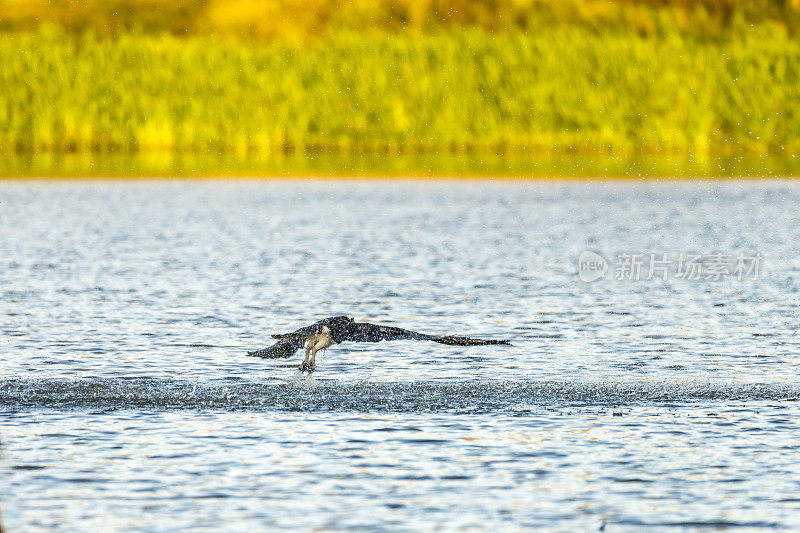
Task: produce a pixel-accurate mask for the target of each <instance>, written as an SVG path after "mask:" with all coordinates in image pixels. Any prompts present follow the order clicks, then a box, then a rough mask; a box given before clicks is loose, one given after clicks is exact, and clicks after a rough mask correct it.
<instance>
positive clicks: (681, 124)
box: [0, 28, 800, 155]
mask: <svg viewBox="0 0 800 533" xmlns="http://www.w3.org/2000/svg"><path fill="white" fill-rule="evenodd" d="M797 102H800V42H798V41H797V40H795V39H792V38H789V37H787V36H786V35H784V34H781V33H775V32H772V31H768V30H766V29H759V28H754V29H753V30H752V31H749V32H746V33H745V34H743V35H740V36H738V37H737V38H736V39H723V40H714V41H698V40H694V39H690V38H686V37H680V36H679V35H677V34H676V35H672V36H669V35H667V36H663V37H660V38H645V37H641V36H639V35H638V34H636V33H630V32H628V33H626V32H615V33H597V32H594V31H589V30H582V29H578V28H564V29H555V30H553V31H551V32H548V33H547V34H546V35H541V36H537V35H529V34H525V33H524V32H522V31H511V32H509V31H505V32H500V33H497V34H490V33H487V32H485V31H483V30H465V29H459V30H453V31H451V32H449V33H447V34H434V35H423V34H419V33H401V34H397V35H392V36H388V35H387V36H372V37H365V36H363V35H357V34H351V33H339V34H336V35H334V36H331V37H329V38H326V39H323V40H318V41H315V42H313V43H311V44H308V45H291V44H285V43H281V42H278V41H274V42H257V41H242V40H214V39H212V38H208V37H189V38H182V39H179V38H176V37H172V36H168V35H162V36H148V35H136V34H124V35H121V36H119V37H117V38H115V39H102V40H95V39H94V38H91V37H80V38H78V39H75V38H73V37H71V36H68V35H65V34H63V33H61V32H59V31H56V30H46V31H43V32H39V33H36V34H15V33H11V34H3V35H0V152H6V153H11V152H16V153H23V152H37V151H48V152H106V151H118V152H153V153H158V152H206V151H219V152H226V153H242V154H244V153H263V154H285V153H292V152H294V153H299V152H307V153H347V154H361V153H368V154H373V153H377V154H380V153H405V154H418V153H446V154H456V155H457V154H462V153H473V154H476V153H477V154H480V153H492V154H497V153H507V154H515V153H523V152H527V151H529V150H538V151H579V152H592V151H602V152H613V153H632V152H651V153H658V152H670V153H689V152H691V153H695V154H700V155H702V154H709V153H711V154H715V153H725V154H736V153H755V154H759V153H773V154H792V153H795V152H800V108H798V105H797Z"/></svg>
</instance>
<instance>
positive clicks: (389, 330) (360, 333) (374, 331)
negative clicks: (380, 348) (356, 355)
mask: <svg viewBox="0 0 800 533" xmlns="http://www.w3.org/2000/svg"><path fill="white" fill-rule="evenodd" d="M403 339H411V340H419V341H433V342H438V343H440V344H449V345H452V346H485V345H488V344H510V343H509V341H507V340H485V339H473V338H470V337H455V336H452V335H446V336H440V335H428V334H426V333H418V332H416V331H411V330H410V329H403V328H396V327H393V326H380V325H377V324H369V323H367V322H351V323H350V325H349V327H348V328H347V330H346V331H345V333H344V335H343V336H342V341H341V342H344V341H352V342H380V341H393V340H403Z"/></svg>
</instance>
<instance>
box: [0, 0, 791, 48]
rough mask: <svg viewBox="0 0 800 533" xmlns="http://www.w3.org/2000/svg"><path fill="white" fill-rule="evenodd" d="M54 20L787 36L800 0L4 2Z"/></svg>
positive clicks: (259, 29)
mask: <svg viewBox="0 0 800 533" xmlns="http://www.w3.org/2000/svg"><path fill="white" fill-rule="evenodd" d="M48 23H51V24H57V25H60V26H61V27H63V28H64V29H65V30H66V31H68V32H75V33H84V32H86V31H91V32H92V33H94V34H95V35H116V34H119V33H126V32H129V31H132V30H135V31H139V32H145V33H154V32H155V33H158V32H170V33H173V34H175V35H181V36H183V35H189V34H194V35H210V34H216V35H237V36H252V37H257V38H266V39H269V38H282V39H284V40H289V41H307V40H310V39H313V38H316V37H319V36H323V35H327V34H330V33H331V32H338V31H342V30H347V31H358V32H364V31H369V32H395V31H403V30H407V29H414V30H417V31H424V32H435V31H443V30H448V29H451V28H454V27H456V28H461V27H465V26H466V27H480V28H483V29H486V30H488V31H501V30H523V31H528V32H542V31H549V30H550V29H552V28H554V27H564V26H578V27H582V28H585V29H590V30H594V31H604V32H605V31H613V30H621V31H629V30H633V31H635V32H637V33H638V34H639V35H643V36H652V35H661V34H664V33H673V32H675V31H679V32H682V33H684V34H687V35H695V36H700V37H704V38H708V37H711V38H713V37H719V36H721V35H725V34H729V33H730V32H731V31H739V30H741V29H742V28H746V27H748V26H749V25H751V24H755V25H763V24H766V25H769V26H771V27H774V28H779V30H778V31H780V32H782V33H786V34H790V35H794V34H796V33H797V30H798V29H800V0H615V1H614V0H173V1H171V2H166V1H164V0H0V30H36V29H38V28H39V27H40V26H41V25H42V24H48Z"/></svg>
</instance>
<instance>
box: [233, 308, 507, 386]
mask: <svg viewBox="0 0 800 533" xmlns="http://www.w3.org/2000/svg"><path fill="white" fill-rule="evenodd" d="M272 337H273V338H274V339H278V342H276V343H275V344H273V345H272V346H270V347H268V348H264V349H263V350H258V351H255V352H248V354H247V355H249V356H252V357H263V358H266V359H277V358H279V357H291V356H292V355H294V353H295V352H296V351H297V350H299V349H300V348H302V347H303V345H304V344H305V345H306V357H305V359H304V360H303V363H302V364H301V365H300V371H301V372H303V371H306V370H308V371H309V372H313V371H314V368H315V366H316V360H315V359H316V355H317V351H319V350H324V349H325V348H328V347H329V346H331V345H333V344H339V343H340V342H346V341H351V342H380V341H393V340H402V339H412V340H419V341H433V342H438V343H439V344H448V345H451V346H486V345H487V344H511V343H510V342H509V341H507V340H484V339H473V338H470V337H455V336H453V335H445V336H440V335H427V334H425V333H417V332H416V331H411V330H408V329H403V328H396V327H393V326H379V325H377V324H369V323H367V322H356V321H355V320H354V319H352V318H350V317H348V316H343V315H342V316H333V317H330V318H323V319H322V320H320V321H319V322H315V323H313V324H311V325H310V326H306V327H304V328H300V329H298V330H296V331H294V332H293V333H280V334H277V335H273V336H272Z"/></svg>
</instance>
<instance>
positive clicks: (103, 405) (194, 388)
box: [0, 377, 800, 413]
mask: <svg viewBox="0 0 800 533" xmlns="http://www.w3.org/2000/svg"><path fill="white" fill-rule="evenodd" d="M799 399H800V384H795V383H787V384H776V383H720V382H713V381H703V382H700V381H683V382H667V381H618V382H615V381H595V382H591V381H567V380H564V381H522V382H521V381H477V380H473V381H453V382H437V381H423V382H369V381H363V382H355V383H353V382H351V383H346V382H338V381H333V380H319V379H316V378H313V377H308V378H306V377H302V378H298V377H296V378H295V379H292V380H289V381H287V382H283V383H253V382H242V381H223V382H220V381H190V380H174V379H153V378H105V379H67V378H58V379H3V380H0V408H3V409H9V408H11V409H13V408H47V409H60V408H87V409H95V408H100V409H127V408H138V409H141V408H144V409H147V408H151V409H228V410H239V409H256V410H289V411H303V410H309V411H336V410H351V411H393V412H437V411H449V412H461V413H490V412H498V413H502V412H506V413H519V412H524V411H527V410H530V409H533V408H536V407H540V406H569V405H576V406H580V405H587V406H592V405H594V406H603V405H611V406H613V405H631V404H637V403H650V404H653V403H655V404H686V403H697V402H703V401H743V402H746V401H759V400H760V401H763V400H774V401H797V400H799Z"/></svg>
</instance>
